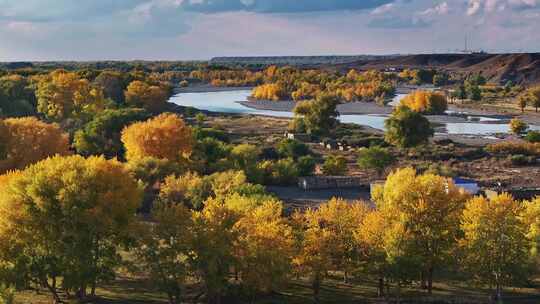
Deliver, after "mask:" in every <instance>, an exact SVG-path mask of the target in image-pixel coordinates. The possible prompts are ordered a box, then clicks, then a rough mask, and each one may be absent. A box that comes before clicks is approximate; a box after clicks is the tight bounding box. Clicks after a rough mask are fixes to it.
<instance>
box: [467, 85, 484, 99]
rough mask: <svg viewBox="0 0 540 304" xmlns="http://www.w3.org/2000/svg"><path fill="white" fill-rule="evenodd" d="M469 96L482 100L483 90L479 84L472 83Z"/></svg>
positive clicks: (468, 89)
mask: <svg viewBox="0 0 540 304" xmlns="http://www.w3.org/2000/svg"><path fill="white" fill-rule="evenodd" d="M467 96H468V97H469V99H470V100H474V101H480V100H482V90H480V87H479V86H478V85H470V86H469V87H468V88H467Z"/></svg>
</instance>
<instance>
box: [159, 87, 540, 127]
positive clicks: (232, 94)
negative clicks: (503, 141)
mask: <svg viewBox="0 0 540 304" xmlns="http://www.w3.org/2000/svg"><path fill="white" fill-rule="evenodd" d="M250 94H251V91H250V90H233V91H221V92H196V93H180V94H176V95H174V96H173V97H171V99H170V100H169V102H172V103H175V104H177V105H181V106H186V107H193V108H196V109H199V110H206V111H210V112H222V113H237V114H254V115H266V116H275V117H287V118H290V117H293V113H291V112H288V111H272V110H258V109H253V108H249V107H246V106H243V105H242V104H240V103H238V101H246V100H247V98H248V97H249V95H250ZM403 96H405V95H404V94H398V95H396V97H395V98H394V100H393V102H392V104H394V105H395V104H397V103H399V100H401V98H403ZM387 117H388V115H375V114H374V115H341V116H340V117H339V120H340V121H341V122H343V123H354V124H359V125H364V126H369V127H372V128H375V129H379V130H384V121H385V120H386V119H387ZM476 118H477V119H479V120H480V121H479V122H463V123H442V124H441V127H439V128H437V132H438V133H445V134H467V135H485V136H488V135H493V134H497V133H508V132H509V130H510V128H509V126H508V124H506V123H496V121H497V119H494V118H490V117H476ZM531 129H534V130H540V126H531Z"/></svg>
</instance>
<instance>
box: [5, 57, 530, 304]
mask: <svg viewBox="0 0 540 304" xmlns="http://www.w3.org/2000/svg"><path fill="white" fill-rule="evenodd" d="M0 75H1V77H0V110H1V111H0V174H2V175H0V214H1V216H0V286H1V287H0V299H1V300H0V303H2V301H3V303H50V301H53V302H54V303H72V302H73V301H76V302H77V301H78V302H86V303H106V302H105V301H102V298H101V297H102V296H104V295H103V294H100V292H101V291H103V290H104V289H103V288H105V287H107V286H111V284H114V283H115V282H118V280H119V278H122V277H126V276H131V277H137V278H139V279H140V278H142V279H141V280H144V282H146V285H145V286H146V287H145V288H148V290H152V291H156V292H157V293H159V294H161V295H162V298H159V299H161V300H156V299H152V300H147V302H144V303H169V304H179V303H184V302H188V301H189V302H193V303H198V302H206V303H215V304H219V303H275V302H276V301H277V302H279V301H280V300H279V299H282V300H281V302H291V303H292V302H295V303H296V302H298V303H313V302H314V303H335V302H336V301H338V302H339V300H336V299H334V300H332V299H328V297H327V295H326V293H327V292H328V291H327V290H328V288H329V287H328V286H329V285H328V284H329V283H328V282H333V283H335V282H340V284H343V286H346V288H348V289H351V290H352V289H354V288H361V289H367V291H364V292H363V293H362V296H361V297H360V298H361V299H363V300H364V301H377V299H382V300H385V301H388V303H390V302H391V303H399V302H402V301H403V302H404V303H405V302H407V299H409V300H410V299H411V297H419V298H422V299H426V300H427V299H430V297H431V296H432V295H433V294H434V293H436V291H437V287H438V286H440V285H438V284H457V285H459V284H462V285H460V286H461V287H460V288H466V287H470V286H475V288H476V289H477V290H480V292H481V299H486V298H489V299H492V300H493V301H502V300H503V299H505V296H506V292H507V291H509V290H515V289H518V288H524V289H533V290H537V288H538V281H537V278H538V272H539V270H540V268H539V265H538V262H539V259H538V249H539V248H540V247H539V246H540V243H539V242H540V198H533V199H531V200H518V199H514V197H512V196H511V195H510V194H507V193H501V194H498V195H496V196H493V197H490V198H486V197H484V196H473V195H471V194H469V193H467V192H465V191H463V190H462V189H460V188H459V187H457V186H456V185H455V184H454V182H453V179H452V178H450V177H449V176H448V175H445V174H443V173H442V172H441V170H438V171H437V170H419V169H418V168H413V167H412V166H399V164H396V163H397V161H396V155H398V154H399V155H401V154H407V153H409V154H412V153H414V152H417V151H419V150H415V149H421V147H425V146H426V145H430V139H431V137H432V136H433V135H434V129H433V126H432V125H431V124H430V122H429V121H428V120H427V119H426V118H425V116H424V115H428V114H440V113H443V112H444V111H445V110H446V109H447V103H448V100H449V99H450V98H454V97H456V96H457V95H456V96H454V97H452V96H446V95H444V94H442V93H437V92H427V91H422V90H418V91H415V92H412V93H411V94H410V95H409V96H407V97H406V98H405V99H404V100H403V101H402V102H401V105H400V106H398V107H397V108H396V109H395V110H394V111H393V112H392V114H391V116H390V118H389V119H388V120H387V121H386V125H385V127H386V130H385V133H384V135H383V136H382V137H381V138H378V139H377V140H378V142H377V144H373V145H371V144H368V146H367V147H366V148H363V149H361V150H359V153H358V155H357V162H358V165H359V166H360V167H362V168H364V169H365V170H373V172H375V173H374V174H377V175H380V176H382V175H384V174H385V172H386V173H388V175H387V177H386V179H385V181H384V183H382V184H380V185H378V186H377V187H375V189H374V190H373V193H372V198H371V201H367V200H366V201H364V200H358V201H356V202H347V201H345V200H343V199H340V198H333V199H331V200H329V201H327V202H325V203H323V204H321V205H320V206H308V207H307V208H303V209H301V208H298V209H294V208H293V209H291V208H288V206H287V205H286V203H285V202H283V201H281V200H280V199H279V198H278V197H276V196H275V195H274V194H272V193H270V192H269V191H267V189H266V186H271V185H281V186H282V185H294V184H295V183H296V182H297V179H298V177H303V176H312V175H317V174H318V175H324V176H336V175H346V173H347V166H346V163H345V159H344V158H343V157H342V156H339V155H323V156H321V155H317V153H315V152H314V151H313V149H312V147H311V146H310V145H307V144H305V143H303V142H300V141H298V140H295V139H282V140H280V141H279V142H277V143H276V144H274V145H272V146H271V147H264V148H263V147H262V146H261V145H257V144H254V143H249V142H242V141H241V140H240V141H239V140H232V138H231V136H230V134H229V133H227V132H225V131H224V130H222V129H220V128H217V127H215V126H210V125H209V124H208V122H209V120H210V117H209V116H210V114H209V113H204V112H201V111H195V112H196V113H191V112H192V111H193V109H188V108H184V107H179V106H175V105H173V104H170V103H168V99H169V98H170V97H171V96H172V95H173V94H174V93H175V90H177V89H178V88H181V87H186V86H191V85H193V84H194V83H205V84H208V85H212V86H216V87H219V86H249V87H255V88H254V91H253V96H252V97H253V98H255V99H268V100H283V99H292V100H294V101H297V104H296V107H295V109H294V114H295V117H294V119H292V120H291V121H290V126H289V129H290V131H295V132H299V133H306V134H309V135H310V136H313V137H314V138H317V139H321V140H322V139H325V138H328V137H337V136H340V132H342V133H347V132H352V131H351V130H348V129H347V128H348V127H347V126H346V125H343V124H341V123H339V122H338V121H337V119H336V118H337V117H338V116H339V113H337V111H336V107H337V105H338V104H340V103H345V102H351V101H377V102H381V103H384V100H385V99H387V98H388V97H390V96H393V94H394V93H395V89H396V85H397V83H398V82H407V83H435V84H437V85H443V84H447V83H452V81H456V80H450V79H449V76H448V75H446V74H445V73H443V72H435V71H423V70H422V71H421V70H405V71H402V72H401V73H387V72H382V71H374V70H370V71H356V70H351V71H349V72H348V73H346V74H342V73H339V72H329V71H325V70H301V69H297V68H293V67H276V66H269V67H266V68H265V69H262V70H258V71H251V70H247V69H243V68H242V69H235V68H225V67H213V66H206V65H204V64H202V63H185V64H184V65H182V64H173V63H151V64H150V63H144V62H142V63H136V64H135V63H130V64H127V63H125V64H123V65H120V64H119V63H111V64H106V63H102V64H98V63H96V64H94V65H88V66H80V65H78V64H73V65H69V64H67V63H64V65H61V66H54V65H52V64H51V66H47V65H46V64H42V65H41V66H39V67H36V66H22V67H21V66H18V67H16V68H15V69H12V67H11V68H10V67H6V68H5V69H3V70H0ZM479 78H481V77H478V76H474V77H472V76H471V77H469V78H467V79H466V80H465V81H464V82H459V83H458V82H456V83H455V85H456V87H457V88H461V87H463V90H464V91H463V94H468V95H470V97H474V95H475V94H476V93H475V91H476V90H479V89H480V87H481V86H484V85H485V83H484V82H483V81H482V79H479ZM512 90H514V91H512ZM511 92H514V93H515V95H516V96H517V95H518V94H519V96H521V97H520V98H519V100H520V102H524V103H525V106H524V107H523V108H525V107H526V106H527V105H531V106H533V105H535V104H536V105H538V102H540V96H539V94H538V92H539V90H538V89H537V88H530V89H525V88H523V89H515V88H514V86H513V85H512V84H509V88H508V93H509V94H510V93H511ZM458 93H459V90H458ZM499 93H500V94H502V91H497V92H496V93H495V94H499ZM480 94H481V93H480ZM484 94H486V93H485V92H484ZM456 98H459V96H457V97H456ZM461 99H465V97H463V98H461ZM471 99H473V98H471ZM512 130H513V131H514V132H515V133H516V134H523V135H524V136H525V134H526V136H527V137H528V139H527V140H526V141H524V142H502V143H498V144H493V145H489V146H488V147H487V148H486V150H487V151H489V153H492V154H494V155H495V154H501V155H504V157H507V156H512V155H514V156H517V155H521V156H523V157H525V158H526V157H529V156H530V157H538V155H540V143H539V141H540V139H539V137H538V132H535V131H529V132H528V133H527V125H526V124H525V123H524V122H523V121H520V120H519V119H516V120H514V121H513V122H512ZM535 136H536V137H535ZM374 141H375V140H374ZM396 151H397V152H396ZM526 160H527V159H525V161H526ZM516 161H519V160H516ZM390 166H393V167H392V169H393V170H391V171H389V172H388V171H385V170H386V169H387V168H388V167H390ZM319 169H320V170H319ZM319 171H320V172H319ZM298 284H303V285H302V286H307V289H309V294H308V295H307V296H303V297H298V298H297V299H296V300H294V301H293V300H291V299H290V298H285V300H283V298H280V297H285V295H286V294H289V293H291V292H290V291H289V290H290V289H291V287H294V286H297V285H298ZM148 286H149V287H148ZM366 286H368V287H366ZM293 293H294V292H293ZM34 294H36V295H37V294H41V295H46V296H45V297H46V298H47V300H48V301H49V302H37V300H35V299H33V298H32V295H34ZM456 294H459V291H458V292H456ZM124 296H126V297H129V296H130V295H129V292H128V291H127V290H126V294H125V295H124ZM21 299H22V300H21ZM125 299H127V300H125V302H123V303H128V302H129V301H130V300H129V298H125ZM276 299H277V300H276ZM537 299H538V298H536V300H537ZM47 300H46V301H47ZM25 301H26V302H25ZM411 301H414V300H411ZM481 301H483V300H481ZM533 301H534V300H533ZM107 303H110V302H107ZM115 303H121V302H115ZM409 303H410V302H409ZM531 303H532V302H531Z"/></svg>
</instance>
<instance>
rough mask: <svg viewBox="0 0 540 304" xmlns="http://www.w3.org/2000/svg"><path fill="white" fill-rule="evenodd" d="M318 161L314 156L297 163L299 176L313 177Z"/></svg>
mask: <svg viewBox="0 0 540 304" xmlns="http://www.w3.org/2000/svg"><path fill="white" fill-rule="evenodd" d="M316 164H317V163H316V161H315V159H314V158H313V157H312V156H309V155H306V156H302V157H300V158H299V159H298V161H297V162H296V166H297V167H298V175H299V176H311V175H313V172H314V171H315V166H316Z"/></svg>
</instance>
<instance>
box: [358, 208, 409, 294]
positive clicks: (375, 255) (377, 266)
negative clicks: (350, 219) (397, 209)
mask: <svg viewBox="0 0 540 304" xmlns="http://www.w3.org/2000/svg"><path fill="white" fill-rule="evenodd" d="M389 228H390V221H387V220H386V214H384V213H383V212H381V211H380V210H370V211H368V212H366V214H365V216H364V218H363V219H362V221H361V223H360V225H359V226H358V228H357V230H356V231H354V241H355V247H356V248H357V252H358V253H357V254H358V256H359V257H358V264H359V267H360V269H361V270H363V271H364V272H365V273H368V274H371V275H373V276H375V277H376V279H377V295H378V296H379V297H382V296H385V295H386V294H385V287H386V286H388V283H389V280H391V279H393V278H394V277H395V276H393V275H392V274H393V273H395V272H392V271H391V270H392V266H399V265H398V264H397V263H396V262H398V261H399V259H395V256H394V255H393V254H394V252H393V251H392V246H389V247H387V244H390V245H394V244H395V243H387V241H390V240H394V241H395V240H396V238H395V237H393V234H391V233H390V232H394V231H391V230H390V229H389ZM398 231H399V229H398ZM387 234H388V236H390V237H388V238H387Z"/></svg>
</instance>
